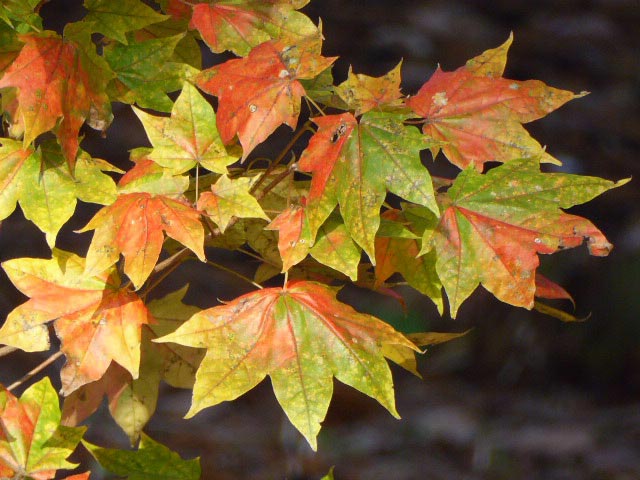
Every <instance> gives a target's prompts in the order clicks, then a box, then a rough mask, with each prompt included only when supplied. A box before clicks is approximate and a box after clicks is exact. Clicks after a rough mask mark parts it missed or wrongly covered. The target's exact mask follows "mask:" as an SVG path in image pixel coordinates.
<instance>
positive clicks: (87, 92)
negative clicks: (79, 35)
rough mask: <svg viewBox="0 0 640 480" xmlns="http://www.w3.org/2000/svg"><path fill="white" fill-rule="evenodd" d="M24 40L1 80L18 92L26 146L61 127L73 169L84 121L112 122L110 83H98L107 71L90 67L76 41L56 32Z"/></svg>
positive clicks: (0, 83) (1, 85)
mask: <svg viewBox="0 0 640 480" xmlns="http://www.w3.org/2000/svg"><path fill="white" fill-rule="evenodd" d="M19 38H20V40H21V41H22V42H24V44H25V45H24V46H23V47H22V50H21V51H20V54H19V55H18V57H17V58H16V59H15V61H14V62H13V63H12V64H11V65H10V66H9V68H7V70H6V71H5V72H4V75H3V76H2V78H0V88H4V87H17V88H18V97H17V98H18V103H19V106H20V110H19V111H20V113H21V115H22V120H23V121H24V127H25V133H24V145H25V147H27V146H28V145H29V144H31V142H33V141H34V140H35V139H36V138H37V137H38V136H39V135H40V134H42V133H44V132H47V131H49V130H52V129H54V128H55V127H56V126H57V128H56V135H57V136H58V140H59V141H60V144H61V145H62V150H63V152H64V155H65V158H66V160H67V162H68V163H69V166H70V168H71V170H73V167H74V165H75V158H76V153H77V151H78V147H79V139H78V135H79V132H80V127H81V126H82V124H83V123H84V121H85V120H86V119H87V118H89V117H90V115H92V114H93V113H96V114H97V113H98V112H100V115H99V116H100V118H99V119H93V120H92V122H90V123H91V124H92V125H95V124H97V123H100V124H105V125H108V123H109V122H110V118H106V116H108V115H109V114H110V109H109V107H108V106H107V105H108V103H109V99H108V97H107V95H106V93H105V91H104V84H102V85H101V83H100V80H96V79H95V78H92V76H94V75H100V74H101V73H103V72H99V71H98V72H96V71H95V70H93V69H91V68H89V67H90V66H91V65H93V62H91V63H90V59H89V58H88V57H87V53H86V51H85V50H83V49H81V48H80V47H79V46H78V44H77V43H76V42H75V41H71V40H66V39H62V38H60V37H59V36H58V35H57V34H55V33H53V32H44V33H42V34H28V35H21V36H20V37H19ZM101 86H102V90H101V89H100V88H101ZM105 128H106V127H105Z"/></svg>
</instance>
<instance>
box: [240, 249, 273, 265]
mask: <svg viewBox="0 0 640 480" xmlns="http://www.w3.org/2000/svg"><path fill="white" fill-rule="evenodd" d="M236 252H240V253H242V254H244V255H246V256H248V257H251V258H255V259H256V260H258V261H260V262H262V263H266V264H267V265H271V266H272V267H274V268H280V267H281V265H277V264H276V263H274V262H272V261H270V260H267V259H266V258H264V257H261V256H260V255H256V254H255V253H253V252H250V251H249V250H245V249H244V248H242V247H238V248H236Z"/></svg>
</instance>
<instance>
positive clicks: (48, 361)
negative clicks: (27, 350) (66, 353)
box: [7, 351, 63, 391]
mask: <svg viewBox="0 0 640 480" xmlns="http://www.w3.org/2000/svg"><path fill="white" fill-rule="evenodd" d="M62 355H63V354H62V352H61V351H58V352H56V353H54V354H53V355H51V356H50V357H49V358H47V359H46V360H45V361H44V362H42V363H41V364H40V365H38V366H37V367H35V368H34V369H32V370H30V371H29V372H28V373H27V374H26V375H25V376H23V377H22V378H21V379H20V380H17V381H15V382H13V383H12V384H11V385H9V386H8V387H7V390H9V391H11V390H13V389H14V388H16V387H19V386H20V385H22V384H23V383H24V382H26V381H27V380H29V379H30V378H32V377H33V376H34V375H37V374H38V373H40V372H41V371H42V370H44V369H45V368H47V367H48V366H49V365H51V364H52V363H53V362H55V361H56V360H57V359H59V358H60V357H61V356H62Z"/></svg>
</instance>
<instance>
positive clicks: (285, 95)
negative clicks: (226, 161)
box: [196, 41, 335, 160]
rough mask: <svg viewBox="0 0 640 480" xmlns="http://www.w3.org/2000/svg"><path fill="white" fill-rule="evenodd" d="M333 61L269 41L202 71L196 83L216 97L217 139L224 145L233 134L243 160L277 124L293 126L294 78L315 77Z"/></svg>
mask: <svg viewBox="0 0 640 480" xmlns="http://www.w3.org/2000/svg"><path fill="white" fill-rule="evenodd" d="M334 60H335V58H325V57H321V56H320V55H319V54H316V53H312V52H309V51H307V50H305V49H303V48H301V47H297V46H287V45H286V44H283V43H280V42H277V41H270V42H265V43H263V44H261V45H259V46H257V47H256V48H254V49H253V50H251V52H250V53H249V56H248V57H246V58H239V59H234V60H229V61H227V62H225V63H223V64H222V65H218V66H215V67H212V68H210V69H208V70H204V71H203V72H202V73H201V74H200V75H199V76H198V77H197V80H196V82H197V84H198V86H199V87H200V88H202V89H203V90H204V91H205V92H207V93H210V94H212V95H215V96H217V97H218V99H219V102H220V104H219V108H218V115H217V122H218V131H219V132H220V137H221V138H222V141H223V142H224V143H230V142H231V141H232V140H233V138H234V137H235V136H236V135H237V136H238V138H239V140H240V144H241V145H242V148H243V150H244V153H243V156H242V159H243V160H244V159H245V158H247V155H249V153H251V151H252V150H253V149H254V148H255V147H256V145H258V144H259V143H261V142H263V141H264V140H265V139H266V138H267V137H268V136H269V135H271V133H273V131H274V130H275V129H276V128H277V127H278V126H280V125H281V124H283V123H284V124H286V125H289V126H290V127H291V128H295V126H296V124H297V122H298V115H299V113H300V99H301V97H302V96H303V95H304V94H305V91H304V88H303V87H302V84H301V83H300V81H299V79H303V78H313V77H315V76H316V75H317V74H319V73H320V72H322V71H323V70H325V69H326V68H327V67H329V65H331V64H332V63H333V61H334Z"/></svg>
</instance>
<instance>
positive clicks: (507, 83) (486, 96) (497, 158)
mask: <svg viewBox="0 0 640 480" xmlns="http://www.w3.org/2000/svg"><path fill="white" fill-rule="evenodd" d="M510 44H511V37H510V38H509V40H507V42H505V44H503V45H502V46H500V47H498V48H496V49H492V50H488V51H486V52H484V53H483V54H481V55H480V56H478V57H476V58H473V59H471V60H469V61H468V62H467V64H466V65H465V66H463V67H460V68H458V69H457V70H455V71H453V72H444V71H442V70H441V69H440V67H438V68H437V69H436V71H435V73H434V74H433V76H432V77H431V78H430V79H429V80H428V81H427V82H426V83H425V84H424V85H423V86H422V88H421V89H420V91H419V92H418V94H417V95H415V96H413V97H411V98H409V99H408V100H407V105H408V106H409V107H411V109H412V110H413V111H414V112H416V113H417V114H418V115H419V116H420V117H422V118H424V119H425V122H424V125H423V127H422V131H423V132H424V133H425V134H426V135H428V136H429V137H431V138H433V139H434V140H437V141H441V142H443V143H442V145H437V146H436V147H434V148H432V149H431V150H432V152H433V153H434V155H435V154H437V152H438V151H439V150H440V148H441V149H442V151H443V152H444V154H445V155H446V157H447V158H448V159H449V161H450V162H451V163H453V164H454V165H457V166H458V167H460V168H466V167H467V166H468V165H473V166H474V167H475V168H476V169H478V170H482V166H483V165H484V163H485V162H491V161H494V162H507V161H509V160H512V159H514V158H522V157H541V158H542V161H545V162H548V163H556V164H559V163H560V162H559V161H558V160H556V159H555V158H554V157H552V156H551V155H549V154H548V153H546V152H545V151H544V148H543V147H542V146H541V145H540V144H539V143H538V142H537V141H536V140H534V139H533V138H532V137H531V136H530V135H529V133H528V132H527V131H526V130H525V129H524V127H523V126H522V124H523V123H528V122H531V121H533V120H537V119H539V118H542V117H544V116H545V115H547V114H548V113H550V112H552V111H553V110H556V109H557V108H559V107H560V106H561V105H563V104H564V103H566V102H568V101H569V100H572V99H574V98H578V97H580V96H583V95H585V94H586V93H581V94H577V95H576V94H574V93H573V92H569V91H566V90H559V89H557V88H552V87H549V86H547V85H545V84H544V83H543V82H541V81H538V80H527V81H516V80H509V79H506V78H503V77H502V72H503V70H504V66H505V63H506V60H507V50H508V48H509V45H510Z"/></svg>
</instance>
